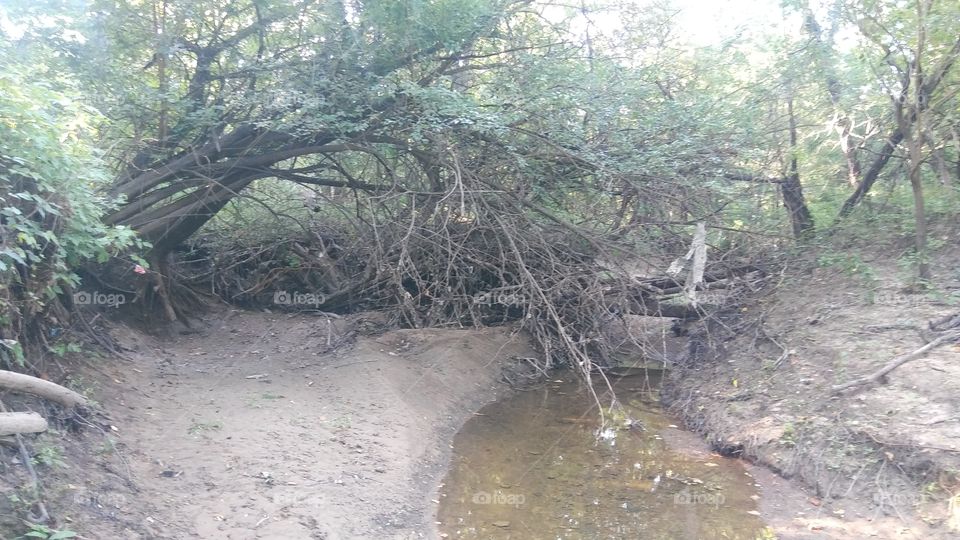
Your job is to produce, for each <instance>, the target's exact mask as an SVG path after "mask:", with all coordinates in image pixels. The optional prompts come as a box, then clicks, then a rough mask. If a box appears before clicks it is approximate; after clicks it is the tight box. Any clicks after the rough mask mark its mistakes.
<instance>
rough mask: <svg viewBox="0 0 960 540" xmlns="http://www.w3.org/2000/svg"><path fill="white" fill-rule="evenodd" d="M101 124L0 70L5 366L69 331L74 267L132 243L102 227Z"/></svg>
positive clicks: (36, 79)
mask: <svg viewBox="0 0 960 540" xmlns="http://www.w3.org/2000/svg"><path fill="white" fill-rule="evenodd" d="M96 118H97V115H96V112H95V111H93V110H91V109H89V108H86V107H84V106H82V105H80V104H78V103H77V102H76V101H75V100H73V99H71V97H70V96H69V94H68V91H66V90H64V89H62V88H56V86H55V84H54V83H53V82H52V81H48V82H44V81H43V80H42V75H41V76H38V74H37V73H35V72H32V70H31V68H29V67H27V66H23V65H19V64H12V63H11V64H5V65H2V66H0V340H2V341H0V344H2V346H0V364H6V365H8V366H9V365H13V364H16V365H19V366H22V365H23V363H24V358H23V350H24V347H25V346H26V347H29V346H31V345H33V344H35V343H45V341H46V340H45V332H44V327H45V326H46V325H47V324H48V323H50V322H55V323H59V324H65V322H66V321H64V320H62V319H64V318H65V317H66V313H65V312H64V311H63V308H62V305H61V304H60V298H61V295H63V294H64V293H65V292H69V291H71V290H72V288H73V287H74V286H76V285H77V284H78V282H79V278H78V277H77V274H76V273H75V272H74V269H75V268H77V267H78V266H79V265H82V264H84V263H85V262H89V261H95V260H99V261H105V260H106V259H108V258H109V257H111V256H114V255H117V254H118V253H119V252H120V250H122V249H123V248H125V247H128V246H131V245H134V244H135V243H136V239H135V235H134V233H133V231H131V230H130V229H128V228H125V227H113V226H108V225H106V224H104V223H103V221H102V220H101V216H103V214H104V213H105V212H106V211H108V210H110V209H111V208H112V207H113V205H112V204H111V202H110V201H107V200H105V199H104V198H103V197H102V196H100V195H98V194H97V190H98V188H100V187H101V186H103V185H104V184H106V183H108V182H109V179H110V178H109V175H108V173H107V171H106V168H105V167H104V164H103V162H102V160H101V159H100V156H99V155H98V153H97V151H96V149H95V148H94V147H93V146H92V145H91V144H90V143H89V137H90V129H89V127H90V123H91V121H93V120H95V119H96Z"/></svg>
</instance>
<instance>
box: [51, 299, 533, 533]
mask: <svg viewBox="0 0 960 540" xmlns="http://www.w3.org/2000/svg"><path fill="white" fill-rule="evenodd" d="M195 326H196V329H195V331H192V332H190V333H188V334H186V335H182V334H178V335H177V336H175V337H174V338H173V339H169V340H168V339H165V340H162V341H160V340H157V339H154V338H151V337H147V336H145V335H143V334H141V333H139V332H134V331H131V330H129V329H126V328H123V327H118V328H114V329H113V331H112V333H113V335H114V337H115V338H116V339H117V340H118V341H119V343H120V344H122V346H123V347H124V348H125V349H126V352H127V355H128V356H129V357H130V358H131V361H130V362H119V363H116V364H113V365H114V369H111V370H110V373H109V379H108V380H110V381H111V382H110V383H109V384H107V385H104V386H103V387H101V388H98V389H96V391H95V392H94V393H95V394H96V395H98V396H99V398H100V399H101V400H102V401H101V403H102V406H103V408H104V409H105V410H106V411H108V412H109V414H110V418H109V424H110V425H112V426H113V427H111V428H108V429H109V430H110V431H112V433H111V434H110V438H111V439H112V440H114V441H115V451H114V450H112V449H109V448H104V449H102V450H101V451H100V452H89V451H88V452H86V454H90V455H87V456H84V452H83V449H84V448H90V447H91V446H93V447H95V448H100V447H103V446H104V441H107V438H106V437H104V436H102V435H100V434H97V433H95V432H94V433H86V434H85V435H84V436H83V437H82V439H81V440H78V441H74V442H72V443H69V444H70V448H72V451H69V452H68V453H69V454H71V460H72V461H76V462H77V463H76V464H75V465H74V466H73V467H78V468H79V469H80V470H71V471H65V472H64V474H65V475H66V476H67V477H69V478H70V480H71V481H72V482H73V483H72V484H70V483H68V484H64V485H62V486H61V487H58V488H56V489H55V490H54V491H55V493H50V495H52V498H53V500H54V503H53V504H52V505H51V507H55V508H57V509H64V510H60V512H61V515H60V516H59V517H60V519H61V522H62V523H65V524H66V525H69V528H70V529H71V530H75V531H77V532H79V533H81V534H82V536H83V537H84V538H95V539H106V538H124V539H134V538H176V539H182V538H204V539H209V538H224V539H254V538H272V539H279V538H290V539H293V538H298V539H300V538H302V539H307V538H315V539H348V538H349V539H352V538H377V539H380V538H383V539H393V538H396V539H401V538H402V539H412V538H422V537H425V535H426V531H430V530H431V529H432V527H433V524H432V520H433V518H432V513H433V503H431V500H430V499H431V498H433V497H434V496H435V495H434V493H435V491H436V487H437V485H438V483H439V482H440V481H441V479H442V477H443V474H444V472H445V467H446V463H447V460H448V458H449V450H450V448H449V441H451V440H452V438H453V435H454V433H455V432H456V430H457V429H459V427H460V426H461V425H462V424H463V422H464V421H465V420H466V419H467V418H468V417H469V416H470V415H471V414H473V412H475V411H476V410H478V409H479V408H480V407H482V406H483V405H484V404H486V403H488V402H490V401H492V400H494V399H496V397H497V396H498V395H499V394H500V393H501V392H503V391H504V390H505V388H504V385H502V384H501V383H500V382H499V376H500V363H501V362H504V361H508V362H509V359H510V357H512V356H531V355H532V354H533V352H532V351H531V350H530V349H529V348H528V346H527V344H526V342H525V341H524V340H523V339H521V338H519V337H517V336H511V335H509V333H507V332H506V331H504V330H494V329H490V330H398V331H392V332H388V333H386V334H382V335H371V336H364V335H362V334H363V333H364V332H365V328H366V327H375V326H376V321H371V320H367V319H365V318H363V317H354V318H350V319H340V320H332V321H330V322H329V323H328V320H327V319H326V318H323V317H314V316H309V315H287V314H267V313H255V312H242V311H236V310H226V311H222V312H217V313H213V314H210V315H209V316H207V317H205V318H204V320H203V321H200V322H199V323H197V324H196V325H195ZM88 431H89V430H88ZM64 443H67V441H66V440H64ZM74 454H76V456H74ZM47 480H48V484H51V485H53V484H56V477H55V476H54V477H48V478H47ZM62 512H66V514H63V513H62Z"/></svg>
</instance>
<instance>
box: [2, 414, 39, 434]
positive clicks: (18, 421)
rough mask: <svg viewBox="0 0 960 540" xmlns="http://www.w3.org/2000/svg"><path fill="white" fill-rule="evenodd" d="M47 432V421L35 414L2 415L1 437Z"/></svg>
mask: <svg viewBox="0 0 960 540" xmlns="http://www.w3.org/2000/svg"><path fill="white" fill-rule="evenodd" d="M46 430H47V420H46V419H45V418H44V417H42V416H40V415H39V414H37V413H35V412H3V413H0V437H3V436H4V435H15V434H20V433H40V432H42V431H46Z"/></svg>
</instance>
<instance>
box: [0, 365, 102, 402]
mask: <svg viewBox="0 0 960 540" xmlns="http://www.w3.org/2000/svg"><path fill="white" fill-rule="evenodd" d="M0 388H5V389H7V390H11V391H14V392H21V393H25V394H33V395H35V396H40V397H42V398H44V399H47V400H50V401H54V402H56V403H59V404H61V405H63V406H64V407H82V406H85V405H86V404H87V398H85V397H83V396H81V395H80V394H78V393H76V392H74V391H73V390H70V389H69V388H64V387H63V386H60V385H59V384H56V383H52V382H50V381H45V380H43V379H38V378H36V377H31V376H30V375H24V374H22V373H14V372H12V371H5V370H0Z"/></svg>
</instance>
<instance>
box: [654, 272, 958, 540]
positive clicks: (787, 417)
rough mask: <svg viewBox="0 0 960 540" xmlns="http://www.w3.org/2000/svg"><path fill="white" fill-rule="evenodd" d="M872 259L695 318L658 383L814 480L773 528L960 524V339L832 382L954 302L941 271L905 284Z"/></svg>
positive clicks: (726, 444) (921, 329) (861, 533)
mask: <svg viewBox="0 0 960 540" xmlns="http://www.w3.org/2000/svg"><path fill="white" fill-rule="evenodd" d="M941 262H942V263H943V264H942V266H940V267H942V268H952V267H953V265H952V264H950V263H949V261H941ZM868 263H870V266H864V268H866V269H870V271H869V272H866V271H864V272H861V273H851V272H850V271H849V270H847V271H845V270H843V269H840V268H831V267H819V268H816V269H813V270H812V271H799V272H791V273H790V274H786V275H785V276H781V278H782V281H781V282H780V284H779V285H776V286H771V287H770V288H768V289H767V290H765V291H763V294H762V295H761V297H760V299H759V300H758V301H757V302H756V303H754V304H752V305H749V306H748V307H747V308H745V309H742V310H741V311H740V312H739V313H736V314H733V315H732V316H729V317H727V318H725V319H723V320H722V324H707V325H700V327H699V328H698V329H696V330H694V331H693V332H692V335H691V338H690V339H691V340H692V341H693V346H692V347H691V349H690V350H689V351H688V354H687V355H686V356H685V357H684V358H683V359H682V361H681V362H680V364H681V367H679V368H678V369H676V370H675V371H673V373H672V377H671V378H670V380H669V383H668V385H667V386H668V391H666V392H664V395H665V396H668V397H669V398H670V401H671V405H672V407H673V408H674V409H675V410H678V411H680V412H682V413H683V414H684V415H685V417H686V419H687V422H688V425H689V426H690V427H691V428H694V429H696V430H698V431H700V432H701V433H703V434H704V435H705V436H706V437H707V439H708V440H709V441H710V442H711V443H712V444H714V446H715V447H717V448H719V449H722V450H723V451H726V452H730V453H734V454H737V455H743V456H745V457H747V458H748V459H752V460H755V461H757V462H759V463H761V464H763V465H766V466H767V467H769V468H771V469H772V470H775V471H777V472H778V473H779V474H780V475H781V476H783V477H785V478H788V479H790V480H792V481H794V483H796V484H797V485H802V486H806V487H808V488H809V490H810V494H811V498H810V501H811V502H812V503H813V505H812V506H811V507H810V508H804V509H797V511H796V512H795V513H794V515H793V516H792V517H789V519H787V520H786V521H785V522H783V523H781V524H779V526H778V527H777V528H778V529H779V530H784V529H785V528H788V527H794V528H797V529H798V530H816V531H822V532H823V534H825V535H827V537H829V538H841V537H851V538H864V537H873V538H957V535H960V480H958V471H960V361H958V360H960V348H958V346H956V345H947V346H944V347H940V348H937V349H935V350H933V351H932V352H930V354H929V355H927V356H925V357H923V358H920V359H917V360H913V361H911V362H909V363H907V364H904V365H902V366H900V367H899V368H897V369H896V370H895V371H893V372H891V373H890V374H889V375H888V376H887V377H886V381H885V382H884V383H882V384H875V385H867V386H864V387H860V388H856V389H853V390H852V391H848V392H843V393H838V392H835V391H834V387H835V386H837V385H841V384H844V383H846V382H849V381H851V380H854V379H857V378H860V377H862V376H865V375H868V374H871V373H873V372H875V371H876V370H878V369H879V368H880V367H881V366H883V365H884V364H886V363H887V362H888V361H890V360H891V359H893V358H895V357H898V356H900V355H903V354H906V353H909V352H911V351H914V350H916V349H918V348H920V347H921V346H923V345H924V344H925V343H928V342H930V341H932V340H933V338H934V335H935V334H934V333H933V332H932V331H931V329H930V326H929V324H928V322H929V321H931V320H936V319H939V318H942V317H943V316H945V315H949V314H951V313H956V311H957V307H956V303H955V301H951V300H950V296H951V294H952V293H951V291H956V290H957V288H951V287H953V285H950V284H951V283H953V282H952V281H950V280H949V279H948V278H949V276H943V277H944V279H943V280H941V281H940V282H941V283H947V284H948V285H947V286H946V287H947V288H946V289H941V290H940V291H930V292H929V293H924V292H922V291H921V292H916V291H909V290H905V289H904V285H903V283H902V282H899V280H897V279H895V278H896V277H897V276H898V275H899V274H898V271H897V268H896V267H892V268H891V266H893V265H892V264H891V262H890V261H889V260H885V259H884V257H883V256H880V255H878V256H877V257H876V258H874V259H873V260H870V261H868ZM861 266H863V265H861ZM955 285H957V286H958V287H960V284H955ZM935 292H936V293H938V294H934V293H935ZM938 295H939V297H938ZM952 295H953V296H955V293H953V294H952Z"/></svg>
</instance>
